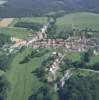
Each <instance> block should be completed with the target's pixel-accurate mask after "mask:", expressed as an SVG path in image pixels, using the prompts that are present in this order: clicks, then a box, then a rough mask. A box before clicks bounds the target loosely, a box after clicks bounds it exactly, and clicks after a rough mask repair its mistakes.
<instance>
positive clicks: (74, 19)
mask: <svg viewBox="0 0 99 100" xmlns="http://www.w3.org/2000/svg"><path fill="white" fill-rule="evenodd" d="M56 24H57V25H58V29H59V30H64V31H67V30H69V31H70V30H71V29H72V28H76V29H80V30H82V29H84V28H86V27H88V28H92V29H94V30H99V15H98V14H94V13H86V12H83V13H81V12H78V13H72V14H67V15H65V16H64V17H61V18H58V19H57V23H56Z"/></svg>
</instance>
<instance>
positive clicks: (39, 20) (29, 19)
mask: <svg viewBox="0 0 99 100" xmlns="http://www.w3.org/2000/svg"><path fill="white" fill-rule="evenodd" d="M47 21H48V20H47V17H23V18H16V19H15V20H14V21H13V23H12V26H14V24H16V23H17V22H35V23H39V24H43V25H44V24H47Z"/></svg>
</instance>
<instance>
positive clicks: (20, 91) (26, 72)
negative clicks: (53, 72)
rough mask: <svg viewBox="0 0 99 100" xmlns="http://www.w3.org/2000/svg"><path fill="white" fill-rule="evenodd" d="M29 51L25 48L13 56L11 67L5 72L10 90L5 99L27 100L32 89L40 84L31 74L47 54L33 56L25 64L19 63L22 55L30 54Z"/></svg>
mask: <svg viewBox="0 0 99 100" xmlns="http://www.w3.org/2000/svg"><path fill="white" fill-rule="evenodd" d="M30 51H31V49H26V50H25V51H23V52H22V53H19V54H18V55H17V56H16V57H15V58H14V60H13V62H12V65H11V69H10V70H9V71H8V72H7V73H6V76H7V79H8V81H9V82H10V84H11V91H10V92H9V93H8V98H7V100H28V97H29V96H30V95H31V93H32V89H37V88H39V87H40V86H41V85H42V83H40V82H39V81H38V79H37V78H36V77H35V76H34V75H33V74H32V71H33V70H35V69H36V68H38V67H39V66H40V64H41V62H42V61H43V60H44V59H46V58H47V57H48V54H46V55H44V56H43V57H39V58H34V59H32V60H31V61H30V62H29V63H27V64H22V65H21V64H19V62H20V61H21V60H22V59H23V58H24V56H26V55H28V54H30Z"/></svg>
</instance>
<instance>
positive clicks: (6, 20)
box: [0, 18, 14, 28]
mask: <svg viewBox="0 0 99 100" xmlns="http://www.w3.org/2000/svg"><path fill="white" fill-rule="evenodd" d="M13 20H14V18H4V19H2V20H1V21H0V27H1V28H5V27H8V26H9V25H10V24H11V23H12V22H13Z"/></svg>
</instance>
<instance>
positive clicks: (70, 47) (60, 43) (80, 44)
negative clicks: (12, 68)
mask: <svg viewBox="0 0 99 100" xmlns="http://www.w3.org/2000/svg"><path fill="white" fill-rule="evenodd" d="M48 27H49V23H48V24H47V25H45V26H44V27H43V28H41V30H40V31H39V32H36V34H35V36H33V37H32V39H29V38H27V39H26V40H24V39H19V38H16V37H11V41H12V42H13V43H14V44H13V45H11V46H10V48H9V51H10V53H11V52H12V51H13V50H14V49H15V48H21V47H23V46H25V47H27V48H33V49H37V48H64V49H66V50H67V51H70V52H84V51H87V50H88V49H90V48H92V49H94V53H95V54H97V50H98V49H99V42H98V39H97V38H96V37H92V38H89V39H88V38H86V37H85V36H83V37H79V36H70V37H69V38H68V39H66V40H64V39H48V38H47V34H46V31H47V28H48Z"/></svg>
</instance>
